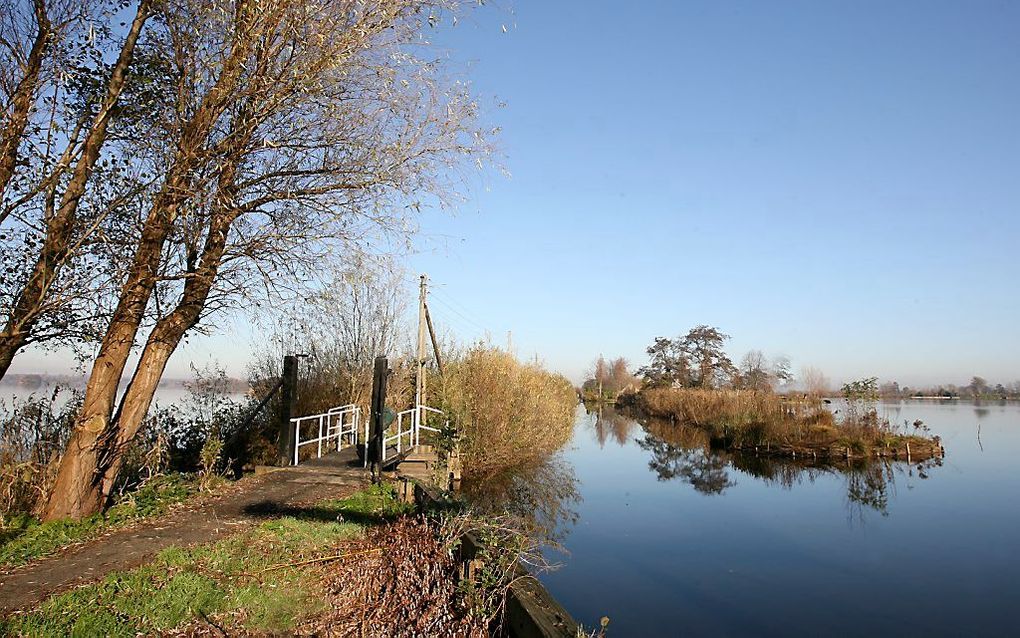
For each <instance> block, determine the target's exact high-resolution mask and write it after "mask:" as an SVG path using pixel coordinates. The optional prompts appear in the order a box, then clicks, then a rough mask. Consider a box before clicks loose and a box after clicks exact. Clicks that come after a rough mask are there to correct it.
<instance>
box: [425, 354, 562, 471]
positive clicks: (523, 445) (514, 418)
mask: <svg viewBox="0 0 1020 638" xmlns="http://www.w3.org/2000/svg"><path fill="white" fill-rule="evenodd" d="M438 385H439V390H438V392H439V397H440V402H441V406H440V407H441V408H442V409H443V410H444V411H445V412H446V414H447V415H448V417H449V418H450V422H451V425H452V426H455V429H456V431H457V433H458V435H459V437H460V442H459V445H460V451H461V455H462V457H463V460H464V473H465V475H467V476H476V477H477V476H485V475H491V474H495V473H498V472H503V471H506V470H507V469H510V468H516V467H522V466H526V465H528V464H532V463H538V462H541V461H543V460H544V459H546V458H547V457H548V456H549V455H550V454H552V453H553V452H555V451H557V450H559V449H560V448H561V447H563V446H564V445H566V443H567V441H569V440H570V436H571V434H572V433H573V427H574V410H575V408H576V406H577V394H576V392H575V390H574V387H573V386H572V385H571V383H570V381H568V380H567V379H566V378H564V377H563V376H561V375H558V374H554V373H552V372H549V371H548V370H546V369H544V368H543V367H542V366H540V365H537V364H532V363H523V362H521V361H518V360H517V358H516V357H514V356H513V355H512V354H510V353H508V352H506V351H503V350H501V349H499V348H495V347H492V346H484V345H479V346H475V347H473V348H471V349H469V350H468V351H467V352H466V353H464V355H463V356H461V357H458V358H457V359H455V360H453V361H451V362H450V363H449V364H448V365H447V370H446V374H445V376H444V377H443V378H442V379H441V380H439V381H438ZM431 387H435V386H431Z"/></svg>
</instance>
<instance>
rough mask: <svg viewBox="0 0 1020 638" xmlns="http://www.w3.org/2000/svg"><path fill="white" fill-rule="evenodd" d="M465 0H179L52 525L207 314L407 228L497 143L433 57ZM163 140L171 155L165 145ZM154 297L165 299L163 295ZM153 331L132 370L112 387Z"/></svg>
mask: <svg viewBox="0 0 1020 638" xmlns="http://www.w3.org/2000/svg"><path fill="white" fill-rule="evenodd" d="M456 9H457V7H456V6H455V5H453V4H445V3H444V4H438V3H434V2H421V1H417V0H373V1H365V0H347V1H333V2H325V3H321V2H316V1H313V0H259V1H256V0H166V1H165V2H164V3H163V4H162V5H161V7H160V12H161V13H160V20H159V24H160V29H159V31H158V32H155V33H153V34H152V35H151V36H150V38H149V40H148V45H147V46H149V47H150V49H151V51H150V55H149V59H151V60H154V61H156V63H161V64H163V65H165V66H166V68H167V70H166V72H165V73H162V74H157V75H160V76H161V77H165V78H172V79H173V85H172V86H173V89H174V90H173V92H172V93H167V92H164V93H163V94H162V95H163V98H162V100H159V99H157V100H155V101H154V103H153V106H152V110H153V112H154V113H155V114H156V115H155V116H154V117H153V119H152V121H153V122H154V123H155V124H157V125H158V127H159V135H158V136H157V139H156V141H155V146H156V147H157V150H156V151H155V152H154V154H155V155H157V156H158V155H159V153H160V152H165V153H166V159H165V161H164V170H163V174H162V175H161V176H160V180H161V181H160V186H159V188H158V190H157V192H156V193H155V194H154V196H153V197H152V200H151V205H150V207H149V209H148V211H147V212H146V214H145V215H144V218H143V219H144V221H143V223H142V225H141V228H140V232H139V238H138V242H137V245H136V246H135V248H134V251H133V259H132V261H131V263H130V265H129V266H128V267H127V269H126V273H125V275H124V279H123V283H122V285H121V288H120V294H119V297H118V301H117V305H116V308H115V310H114V311H113V314H112V318H111V321H110V323H109V327H108V329H107V331H106V333H105V335H104V337H103V340H102V343H101V345H100V347H99V350H98V354H97V356H96V359H95V362H94V364H93V367H92V372H91V374H90V376H89V380H88V384H87V386H86V391H85V398H84V402H83V406H82V410H81V413H80V414H79V416H78V419H77V421H76V424H75V430H74V432H73V434H72V437H71V441H70V443H69V445H68V449H67V451H66V452H65V454H64V456H63V458H62V461H61V464H60V468H59V471H58V476H57V481H56V484H55V487H54V491H53V495H52V497H51V499H50V501H49V503H48V506H47V510H46V517H47V518H49V519H53V518H58V517H64V516H72V517H79V516H83V515H87V514H90V513H92V512H95V511H97V510H98V509H100V508H101V507H102V505H103V504H104V502H105V500H106V498H107V497H108V495H109V490H110V489H111V487H112V485H113V481H114V479H115V477H116V474H117V472H118V470H119V468H120V464H121V458H122V455H123V453H124V450H125V448H126V446H127V445H128V444H129V443H130V442H131V440H132V439H133V438H134V437H135V435H136V434H137V432H138V429H139V427H140V425H141V423H142V420H143V417H144V416H145V413H146V412H147V410H148V408H149V406H150V404H151V401H152V397H153V394H154V392H155V390H156V386H157V384H158V382H159V379H160V377H161V376H162V374H163V371H164V369H165V366H166V363H167V361H168V360H169V358H170V356H171V355H172V354H173V352H174V351H175V349H176V348H177V346H178V345H179V344H180V342H181V340H182V339H183V338H184V337H185V335H186V334H187V333H188V332H189V331H191V330H193V329H195V327H196V326H198V325H199V322H200V321H201V320H202V319H203V318H207V317H208V316H209V315H210V314H212V313H214V312H215V311H216V310H218V309H221V308H225V307H230V306H232V305H235V304H237V303H239V302H241V301H244V300H250V299H251V298H252V297H253V296H261V297H266V296H270V297H272V296H275V295H280V294H286V293H287V292H293V291H299V290H301V289H302V288H308V287H312V288H314V287H315V285H316V282H317V280H318V274H319V273H321V272H323V271H330V270H332V269H335V268H336V267H337V266H338V265H342V264H343V263H344V262H345V260H346V259H347V258H349V256H350V255H352V254H357V253H358V252H359V251H364V250H370V249H371V248H372V246H374V245H376V244H377V242H380V241H383V242H387V241H393V240H394V239H399V238H402V237H406V236H407V234H408V233H410V232H413V230H414V228H415V224H414V214H415V212H416V211H417V210H418V209H419V208H420V206H421V205H422V204H423V203H443V202H445V201H448V198H449V197H451V196H453V195H454V192H453V188H452V187H453V185H454V183H455V181H456V177H457V175H458V174H459V173H458V171H459V170H460V168H461V167H463V166H466V165H467V164H468V163H473V162H476V161H478V160H480V159H481V158H482V157H483V156H484V155H485V154H486V152H487V150H488V145H487V142H486V135H485V133H484V132H483V131H482V130H481V129H480V128H479V126H478V125H477V122H476V111H477V107H476V104H475V102H474V101H473V100H472V98H471V96H470V94H469V91H468V88H467V87H466V86H465V85H464V84H463V83H461V82H457V81H451V80H449V79H448V78H447V77H446V76H445V75H443V73H442V69H443V64H442V60H441V59H430V58H427V57H425V54H427V53H428V52H429V50H430V48H429V46H428V40H427V38H426V37H425V34H426V33H427V31H428V30H429V29H430V28H431V26H430V25H431V24H433V23H434V22H435V21H436V20H437V19H440V17H442V14H443V13H449V12H452V11H455V10H456ZM159 149H162V151H161V150H159ZM157 301H158V302H159V303H156V302H157ZM147 317H154V318H155V319H154V323H153V324H152V326H151V329H150V330H149V331H148V334H147V335H145V338H144V340H143V341H144V343H143V345H142V349H141V353H140V356H139V359H138V362H137V364H136V366H135V369H134V371H133V374H132V377H131V381H130V383H129V385H128V387H127V389H126V391H125V392H124V394H123V397H122V398H121V400H120V402H119V403H117V401H116V400H117V394H118V391H117V386H118V382H119V381H120V379H121V376H122V375H123V373H124V371H125V369H126V366H127V363H128V359H129V355H130V354H131V351H132V347H133V346H134V345H135V344H136V342H137V341H138V339H139V336H140V335H144V329H145V328H146V326H145V323H146V318H147Z"/></svg>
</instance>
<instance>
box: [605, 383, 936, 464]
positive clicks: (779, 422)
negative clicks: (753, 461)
mask: <svg viewBox="0 0 1020 638" xmlns="http://www.w3.org/2000/svg"><path fill="white" fill-rule="evenodd" d="M622 403H624V404H625V405H627V406H629V407H632V408H634V409H637V410H639V411H640V412H642V413H644V414H647V415H649V416H653V417H658V418H665V419H670V420H671V421H674V422H676V423H680V424H683V425H686V426H691V427H695V428H697V429H699V430H701V431H703V432H704V433H705V434H706V435H707V436H708V438H709V441H710V443H711V445H713V446H716V447H722V448H725V449H733V450H753V451H755V452H757V453H759V454H767V455H773V456H789V457H797V456H800V457H813V458H826V459H828V458H872V457H892V458H904V459H906V458H907V457H908V456H909V457H910V458H911V460H925V459H929V458H932V457H935V456H938V455H940V454H941V446H940V443H939V440H938V437H928V436H923V435H921V434H915V433H907V432H903V431H900V430H899V429H897V428H896V427H895V426H893V425H891V424H890V423H888V422H885V421H882V420H880V419H878V418H877V417H876V416H874V415H869V414H868V413H865V412H857V413H855V414H859V416H858V417H857V418H854V419H843V420H837V419H836V417H835V416H834V415H833V413H832V412H831V411H829V410H827V409H826V408H825V407H824V406H823V405H822V404H821V403H820V402H819V401H789V400H786V399H785V398H784V397H781V396H779V395H776V394H772V393H766V392H751V391H741V390H697V389H679V388H646V389H644V390H642V391H641V392H639V393H637V394H633V395H627V396H626V397H625V400H624V401H622ZM908 450H909V452H908Z"/></svg>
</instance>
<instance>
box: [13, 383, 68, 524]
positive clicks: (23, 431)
mask: <svg viewBox="0 0 1020 638" xmlns="http://www.w3.org/2000/svg"><path fill="white" fill-rule="evenodd" d="M81 399H82V395H81V392H79V391H77V390H69V389H67V388H64V387H60V386H57V387H54V388H53V390H52V391H51V392H50V393H49V394H45V395H41V396H39V395H35V394H32V395H29V396H28V397H27V398H25V399H16V400H14V402H13V403H12V405H11V406H10V408H8V407H7V406H6V405H4V404H0V526H3V525H4V523H5V522H6V521H7V519H8V518H10V517H11V516H12V515H13V514H15V513H19V512H22V513H31V512H34V511H35V510H36V508H37V507H38V506H39V505H41V504H42V503H45V502H46V499H47V498H48V497H49V492H50V486H51V484H52V481H53V478H54V472H55V469H56V461H57V460H58V459H59V458H60V454H61V453H62V452H63V450H64V446H65V445H66V444H67V439H68V437H69V436H70V433H71V427H72V425H73V423H74V416H75V414H76V413H77V411H78V407H79V406H80V405H81Z"/></svg>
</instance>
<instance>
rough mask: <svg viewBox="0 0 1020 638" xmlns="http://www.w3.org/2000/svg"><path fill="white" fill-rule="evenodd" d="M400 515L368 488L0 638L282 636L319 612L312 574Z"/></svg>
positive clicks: (7, 625) (85, 590)
mask: <svg viewBox="0 0 1020 638" xmlns="http://www.w3.org/2000/svg"><path fill="white" fill-rule="evenodd" d="M408 511H409V506H408V505H405V504H403V503H400V502H398V501H397V499H396V498H395V493H394V491H393V489H392V488H390V487H385V486H384V487H372V488H369V489H366V490H364V491H362V492H359V493H357V494H354V495H353V496H351V497H349V498H346V499H342V500H334V501H327V502H324V503H320V504H318V505H316V506H314V507H311V508H301V509H293V510H287V514H285V515H283V516H281V517H280V518H272V519H270V520H267V521H265V522H263V523H262V524H260V525H258V526H257V527H255V528H254V529H250V530H247V531H244V532H241V533H239V534H237V535H235V536H232V537H230V538H227V539H225V540H222V541H219V542H216V543H212V544H209V545H201V546H198V547H192V548H179V547H170V548H167V549H165V550H163V551H162V552H161V553H160V554H159V556H158V557H157V558H156V559H155V560H154V561H153V562H151V563H149V564H146V565H143V566H142V567H139V568H137V569H132V570H130V571H125V572H115V573H111V574H108V575H107V576H106V577H105V578H104V579H103V580H102V581H100V582H98V583H95V584H92V585H88V586H85V587H81V588H79V589H75V590H72V591H69V592H66V593H64V594H60V595H58V596H54V597H52V598H50V599H48V600H47V601H46V602H44V603H43V604H42V605H41V606H40V607H39V608H38V609H36V610H34V611H32V612H29V613H26V614H20V615H15V616H12V617H10V618H8V619H6V620H3V621H0V634H2V635H9V634H11V635H26V636H99V635H102V636H135V635H138V634H155V633H160V632H166V631H169V630H172V629H174V628H180V627H182V626H186V625H188V624H189V623H197V624H200V625H201V624H204V623H206V622H213V623H215V624H216V625H218V626H221V627H231V628H235V629H243V630H247V631H255V632H269V633H285V632H289V631H291V630H293V629H294V628H295V626H296V623H297V622H298V621H299V620H300V619H302V618H307V617H310V616H312V615H315V614H316V613H319V612H322V611H323V602H322V600H323V598H322V595H321V591H320V589H319V588H320V578H319V566H318V565H316V564H312V565H294V563H297V562H300V561H303V560H308V559H315V558H321V557H324V556H331V555H333V554H335V553H336V551H337V545H338V544H339V543H341V542H342V541H343V540H344V539H346V538H350V537H352V536H355V535H357V534H360V533H361V532H362V531H363V530H364V529H365V527H366V526H367V525H372V524H378V523H382V522H385V521H387V520H391V519H393V518H395V517H397V516H399V515H401V514H404V513H406V512H408Z"/></svg>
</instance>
